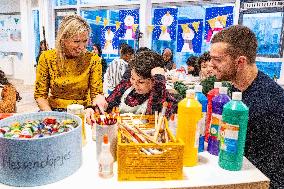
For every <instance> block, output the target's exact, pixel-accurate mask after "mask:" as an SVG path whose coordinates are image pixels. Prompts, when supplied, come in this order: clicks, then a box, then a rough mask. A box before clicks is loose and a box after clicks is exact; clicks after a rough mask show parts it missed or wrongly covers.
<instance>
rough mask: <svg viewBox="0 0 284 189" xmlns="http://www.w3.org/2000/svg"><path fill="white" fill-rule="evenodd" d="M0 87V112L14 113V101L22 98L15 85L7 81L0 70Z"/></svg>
mask: <svg viewBox="0 0 284 189" xmlns="http://www.w3.org/2000/svg"><path fill="white" fill-rule="evenodd" d="M0 89H1V92H0V93H1V98H0V113H15V112H16V101H20V100H21V99H22V98H21V97H20V95H19V93H18V92H17V91H16V89H15V87H14V86H13V85H12V84H11V83H9V81H8V79H7V78H6V76H5V73H4V72H3V71H2V70H0Z"/></svg>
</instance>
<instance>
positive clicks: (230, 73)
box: [210, 25, 284, 189]
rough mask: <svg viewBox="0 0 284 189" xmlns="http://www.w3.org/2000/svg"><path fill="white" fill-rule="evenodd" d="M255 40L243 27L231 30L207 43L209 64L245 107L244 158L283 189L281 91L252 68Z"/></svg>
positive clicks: (283, 92) (283, 99)
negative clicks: (245, 137)
mask: <svg viewBox="0 0 284 189" xmlns="http://www.w3.org/2000/svg"><path fill="white" fill-rule="evenodd" d="M256 51H257V40H256V37H255V34H254V33H253V32H252V31H251V30H250V29H249V28H247V27H245V26H240V25H236V26H231V27H230V28H227V29H224V30H222V31H220V32H218V33H217V34H216V35H214V37H213V39H212V40H211V49H210V56H211V63H212V64H213V66H214V68H215V70H216V77H217V79H218V80H227V81H231V82H232V84H233V86H234V90H235V91H241V92H242V93H243V102H244V103H245V104H246V105H247V106H248V107H249V122H248V129H247V139H246V147H245V156H246V157H247V158H248V159H249V160H250V161H251V162H252V163H253V164H254V165H255V166H256V167H257V168H258V169H259V170H261V171H262V172H263V173H264V174H265V175H266V176H268V177H269V179H270V181H271V182H270V188H277V189H279V188H282V187H283V188H284V90H283V89H282V88H281V87H280V86H279V85H278V84H277V83H275V82H274V81H273V80H272V79H271V78H269V77H268V76H267V75H265V74H264V73H263V72H261V71H259V70H258V69H257V67H256V64H255V59H256Z"/></svg>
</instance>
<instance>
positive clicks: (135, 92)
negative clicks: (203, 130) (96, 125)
mask: <svg viewBox="0 0 284 189" xmlns="http://www.w3.org/2000/svg"><path fill="white" fill-rule="evenodd" d="M129 66H130V69H131V77H130V79H128V80H122V81H121V82H120V83H119V84H118V85H117V86H116V88H115V89H114V91H113V92H112V93H111V94H110V95H109V96H108V97H107V98H106V99H105V97H104V96H102V95H98V96H97V98H96V100H95V101H94V102H95V103H94V104H93V105H96V106H97V107H98V108H99V109H100V111H101V112H104V111H105V110H106V111H107V112H110V111H112V109H113V108H114V107H119V109H120V112H121V113H128V112H130V113H134V114H154V112H155V111H159V112H160V111H161V110H162V106H163V102H165V101H167V102H168V103H169V106H168V109H167V112H166V115H167V116H170V115H171V114H172V113H175V112H176V111H177V100H176V99H175V98H174V97H173V96H172V95H171V94H170V93H168V91H167V90H166V78H165V70H164V68H163V66H164V61H163V57H162V56H161V55H159V54H157V53H155V52H153V51H143V52H140V53H137V54H136V55H135V56H134V58H133V59H131V60H130V61H129ZM93 113H94V110H92V109H90V108H89V109H87V122H91V120H90V119H93V117H92V115H93Z"/></svg>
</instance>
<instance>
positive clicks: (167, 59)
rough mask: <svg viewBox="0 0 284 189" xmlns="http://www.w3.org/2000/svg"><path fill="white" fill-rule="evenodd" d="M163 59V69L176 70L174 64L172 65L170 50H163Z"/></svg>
mask: <svg viewBox="0 0 284 189" xmlns="http://www.w3.org/2000/svg"><path fill="white" fill-rule="evenodd" d="M162 56H163V59H164V62H165V63H164V67H165V68H166V69H167V70H172V69H176V63H174V60H173V59H174V55H173V51H172V50H171V49H170V48H165V49H164V50H163V53H162Z"/></svg>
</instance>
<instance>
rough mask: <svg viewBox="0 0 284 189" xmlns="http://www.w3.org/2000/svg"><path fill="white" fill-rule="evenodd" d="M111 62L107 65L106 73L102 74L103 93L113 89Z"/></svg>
mask: <svg viewBox="0 0 284 189" xmlns="http://www.w3.org/2000/svg"><path fill="white" fill-rule="evenodd" d="M113 64H114V62H111V63H110V65H109V66H108V68H107V70H106V73H105V74H104V83H103V91H104V94H108V90H113V82H114V81H113Z"/></svg>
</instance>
